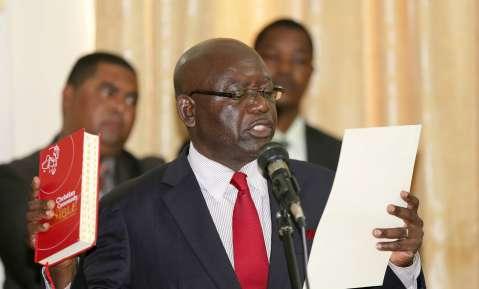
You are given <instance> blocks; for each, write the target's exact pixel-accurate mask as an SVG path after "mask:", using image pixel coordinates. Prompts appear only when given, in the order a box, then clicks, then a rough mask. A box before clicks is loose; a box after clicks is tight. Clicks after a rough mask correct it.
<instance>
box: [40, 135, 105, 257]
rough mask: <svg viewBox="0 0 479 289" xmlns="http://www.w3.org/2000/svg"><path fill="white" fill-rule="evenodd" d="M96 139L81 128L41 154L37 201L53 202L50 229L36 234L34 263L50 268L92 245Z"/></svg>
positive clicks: (97, 155)
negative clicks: (47, 265)
mask: <svg viewBox="0 0 479 289" xmlns="http://www.w3.org/2000/svg"><path fill="white" fill-rule="evenodd" d="M99 151H100V147H99V138H98V136H97V135H93V134H89V133H86V132H85V130H84V129H81V130H78V131H76V132H74V133H73V134H71V135H69V136H67V137H65V138H63V139H61V140H59V141H58V142H57V143H54V144H52V145H50V146H49V147H47V148H45V149H43V150H42V151H41V152H40V158H39V173H38V176H39V177H40V192H39V199H42V200H54V201H55V208H54V217H53V218H52V219H51V220H49V223H50V229H49V230H48V231H47V232H41V233H38V234H37V237H36V244H35V262H37V263H40V264H43V265H46V264H49V265H53V264H55V263H58V262H60V261H62V260H63V259H65V258H68V257H71V256H75V255H78V254H80V253H81V252H83V251H85V250H87V249H88V248H90V247H92V246H94V245H95V242H96V237H97V218H98V166H99V159H100V158H99Z"/></svg>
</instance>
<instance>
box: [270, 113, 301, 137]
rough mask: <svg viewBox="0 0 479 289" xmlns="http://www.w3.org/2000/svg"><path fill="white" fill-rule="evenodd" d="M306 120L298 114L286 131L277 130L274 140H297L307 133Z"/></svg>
mask: <svg viewBox="0 0 479 289" xmlns="http://www.w3.org/2000/svg"><path fill="white" fill-rule="evenodd" d="M305 124H306V123H305V121H304V119H303V118H302V117H300V116H298V117H296V118H295V119H294V121H293V123H292V124H291V126H290V127H289V129H288V130H287V131H286V132H285V133H284V132H281V131H280V130H279V129H277V130H276V132H275V134H274V137H273V140H274V141H286V142H288V143H293V142H295V141H296V140H297V139H298V138H300V137H302V135H303V134H304V133H305V132H304V131H305Z"/></svg>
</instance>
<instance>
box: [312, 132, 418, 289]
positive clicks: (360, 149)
mask: <svg viewBox="0 0 479 289" xmlns="http://www.w3.org/2000/svg"><path fill="white" fill-rule="evenodd" d="M420 131H421V126H420V125H409V126H395V127H378V128H366V129H348V130H346V131H345V134H344V138H343V144H342V148H341V155H340V158H339V164H338V169H337V172H336V177H335V180H334V184H333V188H332V190H331V195H330V197H329V200H328V203H327V205H326V208H325V210H324V213H323V216H322V217H321V220H320V222H319V225H318V228H317V230H316V235H315V239H314V243H313V247H312V251H311V257H310V260H309V265H308V272H309V278H310V285H311V289H345V288H357V287H365V286H379V285H381V284H382V283H383V278H384V273H385V271H386V267H387V264H388V260H389V256H390V254H391V253H390V252H381V251H378V250H377V249H376V243H377V241H378V239H376V238H375V237H373V235H372V231H373V229H374V228H388V227H402V226H403V225H404V224H403V222H402V221H401V220H400V219H398V218H397V217H394V216H391V215H389V214H388V213H387V212H386V207H387V205H388V204H396V205H400V206H405V205H406V203H405V202H404V201H403V200H402V199H401V197H400V195H399V193H400V191H401V190H406V191H409V190H410V186H411V178H412V174H413V169H414V161H415V158H416V152H417V147H418V143H419V135H420Z"/></svg>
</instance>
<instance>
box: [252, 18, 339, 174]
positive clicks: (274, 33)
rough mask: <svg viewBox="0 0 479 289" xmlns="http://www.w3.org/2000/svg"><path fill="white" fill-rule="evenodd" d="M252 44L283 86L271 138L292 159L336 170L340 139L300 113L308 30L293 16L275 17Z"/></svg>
mask: <svg viewBox="0 0 479 289" xmlns="http://www.w3.org/2000/svg"><path fill="white" fill-rule="evenodd" d="M254 48H255V49H256V51H257V52H258V53H259V54H260V55H261V57H262V58H263V60H264V61H265V63H266V66H267V67H268V69H269V71H270V73H271V75H272V77H273V81H274V83H275V84H278V85H281V86H283V87H284V88H285V89H286V93H285V95H284V96H283V97H282V98H281V99H280V100H279V101H278V102H277V104H276V106H277V111H278V126H277V130H276V133H275V135H274V138H273V140H275V141H278V142H280V143H283V144H284V145H285V146H286V148H287V150H288V152H289V154H290V157H291V158H293V159H298V160H304V161H308V162H312V163H315V164H319V165H322V166H324V167H327V168H329V169H331V170H336V166H337V164H338V159H339V152H340V150H341V142H340V140H338V139H336V138H335V137H333V136H330V135H328V134H326V133H324V132H322V131H320V130H319V129H316V128H313V127H312V126H310V125H308V124H307V123H306V122H305V120H304V119H303V118H302V117H301V116H300V114H299V110H300V104H301V100H302V99H303V96H304V93H305V90H306V88H307V87H308V84H309V80H310V78H311V74H312V72H313V69H314V68H313V54H314V47H313V40H312V38H311V35H310V34H309V32H308V30H307V29H306V28H305V27H304V26H303V25H302V24H300V23H298V22H296V21H294V20H290V19H280V20H276V21H274V22H272V23H270V24H268V25H267V26H266V27H265V28H263V30H261V32H259V34H258V36H257V38H256V40H255V42H254Z"/></svg>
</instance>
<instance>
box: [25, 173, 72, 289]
mask: <svg viewBox="0 0 479 289" xmlns="http://www.w3.org/2000/svg"><path fill="white" fill-rule="evenodd" d="M39 189H40V179H39V178H38V177H34V178H33V180H32V192H31V194H30V196H29V201H28V207H27V216H26V219H27V234H28V236H27V238H28V243H29V245H30V247H32V248H34V247H35V239H36V236H37V233H39V232H45V231H48V229H49V228H50V223H48V220H51V219H52V218H53V216H54V210H53V209H54V208H55V202H54V201H52V200H49V201H45V200H39V199H38V193H39ZM75 271H76V268H75V258H69V259H66V260H65V261H62V262H61V263H58V264H57V265H55V266H51V267H50V273H51V275H52V279H53V281H54V282H55V285H56V288H65V287H66V286H67V285H68V284H69V283H70V282H71V281H72V280H73V277H74V276H75Z"/></svg>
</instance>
